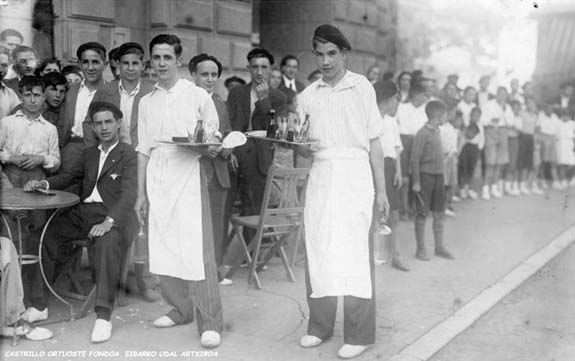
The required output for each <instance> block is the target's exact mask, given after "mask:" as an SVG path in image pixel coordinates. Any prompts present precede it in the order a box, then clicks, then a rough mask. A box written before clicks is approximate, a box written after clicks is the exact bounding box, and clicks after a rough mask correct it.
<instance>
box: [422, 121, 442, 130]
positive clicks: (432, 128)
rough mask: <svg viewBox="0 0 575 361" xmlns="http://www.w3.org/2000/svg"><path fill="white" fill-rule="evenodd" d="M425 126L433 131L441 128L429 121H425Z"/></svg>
mask: <svg viewBox="0 0 575 361" xmlns="http://www.w3.org/2000/svg"><path fill="white" fill-rule="evenodd" d="M425 126H426V127H427V128H428V129H431V130H432V131H436V130H439V127H437V128H435V127H434V126H433V125H431V124H429V122H427V123H425Z"/></svg>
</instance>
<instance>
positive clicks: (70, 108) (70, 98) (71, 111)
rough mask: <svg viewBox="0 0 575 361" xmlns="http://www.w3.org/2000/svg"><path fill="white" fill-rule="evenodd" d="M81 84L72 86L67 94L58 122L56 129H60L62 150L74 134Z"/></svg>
mask: <svg viewBox="0 0 575 361" xmlns="http://www.w3.org/2000/svg"><path fill="white" fill-rule="evenodd" d="M80 84H81V83H73V84H70V87H69V88H68V92H67V93H66V100H64V105H62V111H61V112H60V114H61V117H60V120H59V121H58V125H56V128H57V129H58V142H59V143H60V148H64V146H65V145H66V144H68V141H69V140H70V136H71V134H72V127H73V126H74V115H75V112H76V100H77V99H78V91H79V90H80Z"/></svg>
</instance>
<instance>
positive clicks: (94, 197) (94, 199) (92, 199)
mask: <svg viewBox="0 0 575 361" xmlns="http://www.w3.org/2000/svg"><path fill="white" fill-rule="evenodd" d="M117 145H118V142H116V143H114V145H112V146H111V147H110V148H108V151H107V152H105V151H104V149H102V144H100V145H99V146H98V149H100V161H99V162H98V176H97V177H96V185H94V189H93V190H92V193H90V195H89V196H88V198H86V199H84V203H104V201H103V200H102V196H101V195H100V192H98V179H100V173H102V168H104V163H106V159H108V155H110V153H112V151H113V150H114V148H116V146H117Z"/></svg>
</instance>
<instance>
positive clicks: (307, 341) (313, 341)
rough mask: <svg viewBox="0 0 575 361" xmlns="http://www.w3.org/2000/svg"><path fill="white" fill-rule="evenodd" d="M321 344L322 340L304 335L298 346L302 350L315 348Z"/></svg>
mask: <svg viewBox="0 0 575 361" xmlns="http://www.w3.org/2000/svg"><path fill="white" fill-rule="evenodd" d="M322 342H323V340H322V339H321V338H319V337H317V336H313V335H304V336H302V338H301V339H300V340H299V344H300V346H301V347H303V348H312V347H317V346H319V345H321V343H322Z"/></svg>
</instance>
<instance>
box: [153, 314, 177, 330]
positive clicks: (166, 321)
mask: <svg viewBox="0 0 575 361" xmlns="http://www.w3.org/2000/svg"><path fill="white" fill-rule="evenodd" d="M153 325H154V327H158V328H168V327H173V326H175V325H176V323H175V322H174V320H172V319H171V318H169V317H168V316H166V315H164V316H162V317H160V318H157V319H156V320H155V321H154V323H153Z"/></svg>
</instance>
